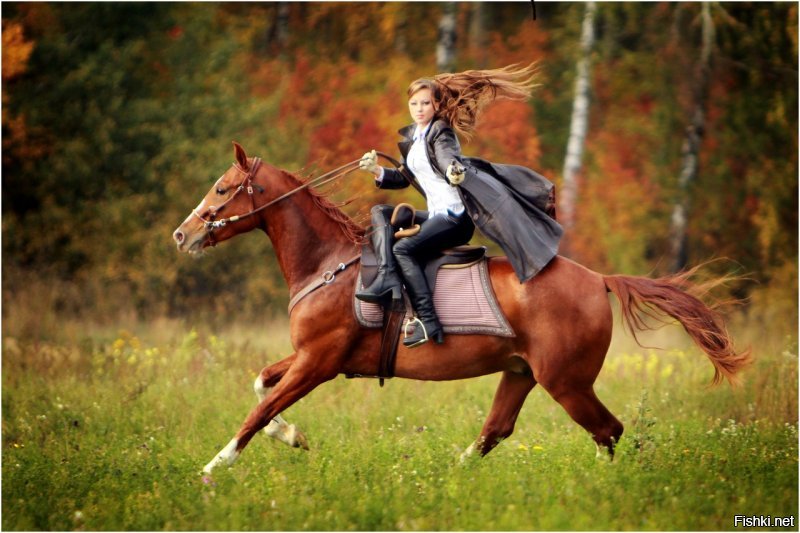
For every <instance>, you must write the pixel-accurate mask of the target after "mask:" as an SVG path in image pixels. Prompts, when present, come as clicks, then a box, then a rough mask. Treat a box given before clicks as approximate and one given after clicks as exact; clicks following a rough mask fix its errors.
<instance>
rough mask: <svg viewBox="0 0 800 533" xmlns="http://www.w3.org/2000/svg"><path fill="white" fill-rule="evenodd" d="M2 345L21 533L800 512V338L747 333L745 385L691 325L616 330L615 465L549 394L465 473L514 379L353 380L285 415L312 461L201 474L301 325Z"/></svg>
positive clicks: (9, 493) (49, 336)
mask: <svg viewBox="0 0 800 533" xmlns="http://www.w3.org/2000/svg"><path fill="white" fill-rule="evenodd" d="M5 311H6V312H7V314H6V317H5V320H4V324H3V330H4V336H3V373H2V377H3V394H2V408H3V441H2V446H3V454H2V473H3V479H2V481H3V483H2V511H3V512H2V527H3V529H6V530H618V529H619V530H731V529H733V528H734V522H733V518H734V515H737V514H743V515H771V516H790V515H791V516H795V517H796V516H797V510H798V509H797V496H798V495H797V486H798V475H797V472H798V465H797V459H798V437H797V393H798V391H797V383H798V376H797V335H796V332H795V331H794V330H793V328H792V325H791V324H790V323H776V322H774V321H772V322H771V323H770V326H769V327H770V328H773V329H768V328H764V327H759V328H751V327H749V326H748V324H749V323H750V322H752V320H751V319H747V320H745V319H742V320H741V321H736V320H734V322H733V323H732V330H733V333H734V336H735V337H736V338H737V340H738V344H740V345H742V346H744V345H747V344H750V345H752V347H753V351H754V355H755V358H754V364H753V365H752V367H751V368H750V369H748V370H747V371H746V373H745V374H744V379H743V384H742V386H741V387H738V388H731V387H728V386H727V385H724V386H721V387H716V388H711V387H709V383H710V379H711V376H712V374H713V369H712V367H711V365H710V364H709V363H708V362H707V361H706V360H705V359H704V356H703V355H702V354H701V353H700V352H699V351H698V350H697V349H696V348H694V347H693V346H692V345H691V344H690V342H689V341H688V339H687V338H686V336H685V335H684V334H683V333H682V331H681V330H680V328H678V327H667V328H664V329H662V330H659V331H657V332H654V333H653V334H649V335H644V336H642V337H641V340H642V342H643V344H645V345H647V346H653V347H661V348H663V349H656V348H642V347H640V346H638V345H636V344H635V343H634V342H633V341H632V340H631V339H630V338H629V337H627V336H626V335H625V334H624V333H623V332H622V328H621V327H619V323H618V322H617V323H616V324H615V329H616V331H615V336H614V339H613V343H612V347H611V350H610V351H609V355H608V357H607V360H606V364H605V367H604V369H603V371H602V372H601V374H600V377H599V379H598V382H597V384H596V389H597V392H598V395H599V397H600V398H601V399H602V400H603V401H604V403H605V404H606V405H607V406H608V407H609V409H610V410H611V411H612V412H613V413H615V414H616V415H617V417H618V418H619V419H620V420H621V421H622V422H623V423H624V424H625V427H626V432H625V434H624V435H623V437H622V440H621V442H620V444H619V445H618V449H617V454H616V457H615V458H614V460H613V461H609V460H608V459H605V458H603V457H600V458H596V456H595V446H594V443H593V441H592V440H591V438H590V436H589V435H588V434H586V432H585V431H584V430H583V429H581V428H580V427H579V426H577V425H576V424H575V423H574V422H573V421H572V420H571V419H570V418H569V417H568V416H567V415H566V413H565V412H564V411H563V409H562V408H561V407H560V406H559V405H558V404H557V403H556V402H554V401H553V400H552V399H551V398H550V397H549V396H548V394H547V393H546V392H545V391H544V390H542V389H540V388H536V389H534V391H533V392H532V393H531V395H530V396H529V398H528V400H527V402H526V404H525V407H524V408H523V410H522V413H521V415H520V417H519V420H518V423H517V428H516V431H515V433H514V434H513V435H512V436H511V437H510V438H509V439H507V440H506V441H505V442H503V443H502V444H500V446H498V448H497V449H496V450H495V451H493V452H492V453H491V454H490V455H488V456H487V457H486V458H483V459H474V460H469V461H467V462H466V463H465V464H460V463H459V461H458V456H459V454H460V453H461V452H462V451H463V450H464V449H465V448H466V447H467V446H468V445H469V444H470V443H471V442H472V440H473V439H474V438H475V437H476V436H477V435H478V432H479V431H480V428H481V426H482V424H483V422H484V420H485V418H486V416H487V414H488V412H489V409H490V407H491V402H492V398H493V394H494V389H495V387H496V385H497V383H498V381H499V376H497V375H494V376H485V377H482V378H478V379H474V380H468V381H460V382H446V383H426V382H415V381H404V380H390V381H388V382H387V384H386V386H385V387H384V388H380V387H379V386H378V384H377V381H375V380H367V379H364V380H347V379H344V378H338V379H336V380H334V381H332V382H330V383H327V384H325V385H323V386H322V387H320V388H319V389H317V390H315V391H314V392H313V393H312V394H310V395H309V396H307V397H306V398H304V399H302V400H301V401H299V402H298V403H297V404H296V405H294V406H292V407H291V408H290V409H289V410H288V411H287V412H286V413H284V414H285V417H286V418H287V419H288V421H289V422H291V423H294V424H297V425H298V426H299V427H300V428H301V429H302V430H303V431H304V432H305V433H306V435H307V436H308V438H309V442H310V446H311V450H310V451H308V452H304V451H301V450H295V449H290V448H287V447H286V446H284V445H282V444H280V443H278V442H277V441H272V440H269V439H267V438H265V437H258V438H256V439H254V440H253V441H252V442H251V444H250V446H249V447H248V448H247V449H246V450H245V452H244V453H243V454H242V456H241V457H240V459H239V461H238V462H237V463H236V464H235V465H234V467H233V468H230V469H224V468H223V469H220V470H218V471H216V472H215V473H214V475H213V476H212V477H204V476H202V475H201V474H200V469H201V468H202V466H203V465H204V464H205V463H206V462H207V461H208V460H209V459H210V458H211V457H213V455H214V454H215V453H216V452H217V451H218V450H219V449H220V448H221V447H222V446H224V445H225V444H226V443H227V442H228V440H229V439H230V438H231V437H232V436H233V434H234V433H235V431H236V430H237V429H238V426H239V424H240V423H241V421H242V420H243V419H244V417H245V415H246V414H247V413H248V411H249V410H250V409H251V408H252V407H253V406H254V404H255V395H254V394H253V392H252V388H251V387H252V381H253V379H254V378H255V376H256V375H257V373H258V371H259V370H260V369H261V368H262V367H263V366H264V365H266V364H268V363H272V362H275V361H277V360H279V359H281V358H282V357H285V356H287V355H289V354H290V353H291V352H292V349H291V345H290V342H289V337H288V324H287V323H286V321H285V320H284V319H264V321H262V322H257V323H254V322H249V323H244V322H233V323H232V324H229V325H226V326H211V327H209V326H208V325H207V322H204V321H203V320H196V321H189V320H168V319H161V320H155V321H150V322H147V323H136V322H135V321H129V322H128V321H125V320H119V319H117V320H98V321H95V322H87V321H85V320H82V319H81V320H74V321H66V320H65V321H59V319H58V317H57V316H53V315H46V316H42V317H41V320H39V321H38V322H37V321H36V320H35V316H32V315H30V314H26V313H29V312H28V311H26V310H25V309H19V308H17V309H8V308H6V309H5Z"/></svg>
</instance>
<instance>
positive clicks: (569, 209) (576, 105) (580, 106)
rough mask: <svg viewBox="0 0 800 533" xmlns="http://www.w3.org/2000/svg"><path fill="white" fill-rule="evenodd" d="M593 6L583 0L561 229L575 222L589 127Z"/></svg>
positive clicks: (563, 190)
mask: <svg viewBox="0 0 800 533" xmlns="http://www.w3.org/2000/svg"><path fill="white" fill-rule="evenodd" d="M596 10H597V6H596V4H595V3H594V2H587V3H586V10H585V11H584V15H583V26H582V28H581V55H580V58H579V59H578V72H577V77H576V79H575V97H574V99H573V101H572V119H571V121H570V127H569V140H568V141H567V155H566V157H565V158H564V171H563V178H564V180H563V185H562V186H561V191H560V193H559V213H558V218H559V221H560V222H561V224H562V226H564V229H565V230H569V229H570V228H572V226H573V225H574V224H575V205H576V203H577V199H578V173H579V172H580V170H581V162H582V160H583V148H584V144H585V140H586V130H587V129H588V127H589V91H590V89H591V87H590V77H591V72H590V63H591V53H592V48H593V47H594V37H595V36H594V15H595V11H596Z"/></svg>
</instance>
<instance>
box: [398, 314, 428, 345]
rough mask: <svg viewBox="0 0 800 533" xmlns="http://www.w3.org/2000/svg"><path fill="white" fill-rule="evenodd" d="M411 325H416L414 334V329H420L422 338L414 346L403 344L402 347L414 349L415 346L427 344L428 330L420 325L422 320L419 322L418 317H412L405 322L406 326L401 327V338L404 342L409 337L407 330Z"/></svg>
mask: <svg viewBox="0 0 800 533" xmlns="http://www.w3.org/2000/svg"><path fill="white" fill-rule="evenodd" d="M411 324H416V327H415V328H414V331H415V332H416V328H422V335H423V338H422V339H420V340H419V341H417V342H415V343H414V344H406V343H405V342H404V343H403V346H406V347H407V348H414V347H415V346H419V345H420V344H424V343H426V342H428V330H427V329H425V324H423V323H422V320H420V319H419V317H413V318H412V319H411V320H407V321H406V325H405V326H404V327H403V338H404V340H405V339H408V337H409V333H408V328H409V326H411Z"/></svg>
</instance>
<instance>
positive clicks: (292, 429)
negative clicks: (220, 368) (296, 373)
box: [253, 354, 308, 450]
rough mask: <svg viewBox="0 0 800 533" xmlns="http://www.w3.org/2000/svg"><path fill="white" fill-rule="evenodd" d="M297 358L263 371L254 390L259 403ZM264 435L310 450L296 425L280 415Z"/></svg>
mask: <svg viewBox="0 0 800 533" xmlns="http://www.w3.org/2000/svg"><path fill="white" fill-rule="evenodd" d="M296 357H297V354H292V355H290V356H289V357H287V358H286V359H283V360H281V361H279V362H277V363H275V364H273V365H270V366H268V367H266V368H264V369H263V370H262V371H261V374H259V376H258V377H257V378H256V381H255V383H254V384H253V390H254V391H255V393H256V396H257V397H258V402H259V403H261V402H262V401H264V398H266V397H267V396H268V395H269V393H270V391H271V390H272V388H273V387H274V386H275V385H277V384H278V382H279V381H280V380H281V378H283V376H284V375H285V374H286V372H287V371H288V370H289V367H291V366H292V363H293V362H294V360H295V358H296ZM264 433H265V434H266V435H267V436H268V437H272V438H273V439H276V440H279V441H281V442H283V443H285V444H288V445H289V446H291V447H293V448H303V449H304V450H308V440H307V439H306V436H305V435H304V434H303V433H302V432H301V431H299V430H298V429H297V427H296V426H295V425H294V424H289V423H287V422H286V420H284V419H283V417H282V416H281V415H280V414H277V415H275V417H274V418H273V419H272V420H270V422H269V424H267V427H265V428H264Z"/></svg>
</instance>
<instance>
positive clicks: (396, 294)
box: [392, 285, 403, 300]
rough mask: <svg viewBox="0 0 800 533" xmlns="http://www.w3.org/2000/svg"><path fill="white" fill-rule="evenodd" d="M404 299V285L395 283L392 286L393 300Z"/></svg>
mask: <svg viewBox="0 0 800 533" xmlns="http://www.w3.org/2000/svg"><path fill="white" fill-rule="evenodd" d="M402 299H403V287H401V286H399V285H395V286H394V287H392V300H402Z"/></svg>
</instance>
